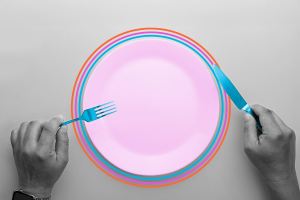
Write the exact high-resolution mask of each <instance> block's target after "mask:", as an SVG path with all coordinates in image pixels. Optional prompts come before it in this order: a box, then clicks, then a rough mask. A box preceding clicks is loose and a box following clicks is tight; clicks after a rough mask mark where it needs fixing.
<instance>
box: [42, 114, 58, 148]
mask: <svg viewBox="0 0 300 200" xmlns="http://www.w3.org/2000/svg"><path fill="white" fill-rule="evenodd" d="M62 121H63V119H62V116H57V117H54V118H52V119H51V120H49V121H48V122H45V123H43V125H42V133H41V136H40V139H39V141H38V144H39V145H40V146H41V148H43V149H45V150H52V148H53V145H54V141H55V135H56V133H57V130H58V128H59V125H60V124H61V123H62Z"/></svg>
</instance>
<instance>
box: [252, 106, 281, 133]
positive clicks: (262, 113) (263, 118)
mask: <svg viewBox="0 0 300 200" xmlns="http://www.w3.org/2000/svg"><path fill="white" fill-rule="evenodd" d="M251 108H252V109H253V111H254V112H255V114H256V115H257V116H258V117H259V121H260V123H261V126H262V132H263V134H267V135H270V136H272V135H277V134H280V131H279V130H280V128H279V125H278V124H277V122H276V120H275V118H274V115H273V111H272V110H270V109H268V108H265V107H263V106H261V105H254V106H252V107H251Z"/></svg>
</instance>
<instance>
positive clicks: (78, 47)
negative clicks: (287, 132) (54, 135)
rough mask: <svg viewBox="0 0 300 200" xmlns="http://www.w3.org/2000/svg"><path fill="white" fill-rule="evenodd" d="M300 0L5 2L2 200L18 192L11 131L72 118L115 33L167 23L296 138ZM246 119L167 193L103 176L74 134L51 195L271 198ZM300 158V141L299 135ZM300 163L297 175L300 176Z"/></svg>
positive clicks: (1, 16)
mask: <svg viewBox="0 0 300 200" xmlns="http://www.w3.org/2000/svg"><path fill="white" fill-rule="evenodd" d="M299 13H300V3H299V1H298V0H286V1H283V0H243V1H241V0H226V1H225V0H209V1H208V0H207V1H201V0H197V1H196V0H184V1H175V0H148V1H145V0H131V1H124V0H119V1H117V0H109V1H103V0H97V1H96V0H94V1H93V0H84V1H79V0H51V1H48V0H45V1H39V0H26V1H23V0H13V1H12V0H0V26H1V28H0V92H1V97H0V119H1V120H0V127H1V134H0V169H1V170H0V199H3V200H4V199H10V198H11V193H12V190H13V189H15V188H16V185H17V176H16V169H15V167H14V162H13V157H12V153H11V147H10V142H9V135H10V131H11V129H13V128H15V127H16V126H17V125H18V124H19V123H20V122H22V121H25V120H31V119H40V118H42V119H47V118H49V117H51V116H53V115H56V114H59V113H62V114H64V115H65V116H67V117H69V105H70V96H71V88H72V85H73V82H74V79H75V76H76V75H77V72H78V71H79V68H80V66H81V64H82V63H83V62H84V60H85V59H86V58H87V57H88V56H89V54H90V53H91V52H92V51H93V50H94V49H95V48H96V47H97V46H99V45H100V44H101V43H102V42H104V41H105V40H106V39H108V38H110V37H111V36H113V35H115V34H118V33H120V32H123V31H125V30H128V29H132V28H137V27H147V26H150V27H151V26H154V27H165V28H170V29H174V30H177V31H179V32H182V33H184V34H187V35H188V36H191V37H192V38H194V39H195V40H197V41H198V42H200V43H201V44H202V45H204V46H205V47H206V48H207V49H208V50H209V51H210V52H211V53H212V55H213V56H214V57H215V58H216V59H217V61H218V62H219V63H220V65H221V67H222V68H223V69H224V71H226V73H227V74H228V75H229V76H230V77H231V78H232V80H234V82H235V83H236V85H238V88H239V89H240V90H241V92H242V94H243V95H245V97H246V99H247V100H248V101H249V102H250V103H260V104H263V105H266V106H268V107H270V108H272V109H274V110H275V111H276V112H277V113H278V114H279V115H280V116H281V117H282V118H283V119H284V120H285V121H286V122H287V124H288V125H290V126H291V127H292V128H293V129H294V130H295V131H296V134H298V135H299V132H300V123H299V122H300V119H299V111H300V106H299V105H300V104H299V97H300V95H299V86H300V79H299V75H298V74H299V72H300V71H299V67H300V56H299V46H300V37H299V35H300V23H299V20H300V14H299ZM242 130H243V123H242V115H241V113H240V112H239V111H237V109H236V108H235V107H233V109H232V118H231V125H230V129H229V132H228V136H227V138H226V140H225V143H224V145H223V146H222V148H221V150H220V151H219V153H218V154H217V156H216V157H215V159H214V160H213V161H212V162H211V163H210V164H209V165H208V166H207V167H206V168H205V169H204V170H202V171H201V173H199V174H198V175H196V176H194V177H193V178H191V179H189V180H187V181H185V182H183V183H181V184H178V185H175V186H171V187H166V188H161V189H141V188H136V187H131V186H127V185H124V184H121V183H119V182H117V181H115V180H113V179H111V178H110V177H108V176H106V175H104V174H103V173H102V172H100V171H99V170H98V169H96V167H95V166H93V164H92V163H91V162H90V161H89V160H88V158H87V157H86V156H85V154H84V153H83V151H82V150H81V149H80V146H79V144H78V143H77V141H76V139H75V137H74V135H73V130H70V131H69V135H70V140H71V141H70V162H69V165H68V167H67V168H66V170H65V172H64V174H63V176H62V177H61V179H60V180H59V181H58V183H57V184H56V186H55V189H54V193H53V199H66V200H68V199H95V198H96V199H130V200H135V199H138V200H141V199H149V200H150V199H164V200H167V199H244V200H253V199H256V200H260V199H266V198H267V195H266V193H265V190H266V188H265V186H264V185H263V184H261V181H260V179H259V176H258V175H257V173H256V171H255V169H254V167H252V165H251V164H250V162H249V161H248V160H247V158H246V157H245V155H244V152H243V147H242V139H243V131H242ZM297 145H298V146H297V156H298V157H299V155H300V136H298V138H297ZM299 162H300V159H297V172H298V174H299V175H300V163H299Z"/></svg>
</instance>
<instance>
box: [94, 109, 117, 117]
mask: <svg viewBox="0 0 300 200" xmlns="http://www.w3.org/2000/svg"><path fill="white" fill-rule="evenodd" d="M115 112H117V110H114V111H112V112H109V113H106V114H104V115H100V116H98V117H97V119H100V118H102V117H105V116H107V115H110V114H113V113H115Z"/></svg>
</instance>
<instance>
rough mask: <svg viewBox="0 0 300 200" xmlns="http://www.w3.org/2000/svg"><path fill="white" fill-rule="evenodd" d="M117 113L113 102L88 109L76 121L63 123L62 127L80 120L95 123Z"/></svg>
mask: <svg viewBox="0 0 300 200" xmlns="http://www.w3.org/2000/svg"><path fill="white" fill-rule="evenodd" d="M115 112H117V109H116V106H115V104H114V103H113V101H110V102H107V103H104V104H101V105H98V106H95V107H92V108H89V109H86V110H84V111H83V113H82V115H81V116H80V117H78V118H76V119H71V120H69V121H65V122H63V123H62V124H61V125H60V126H64V125H67V124H70V123H73V122H76V121H79V120H84V121H86V122H91V121H95V120H97V119H100V118H103V117H105V116H107V115H110V114H113V113H115Z"/></svg>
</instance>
